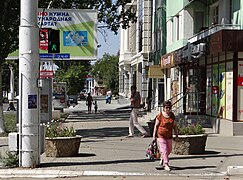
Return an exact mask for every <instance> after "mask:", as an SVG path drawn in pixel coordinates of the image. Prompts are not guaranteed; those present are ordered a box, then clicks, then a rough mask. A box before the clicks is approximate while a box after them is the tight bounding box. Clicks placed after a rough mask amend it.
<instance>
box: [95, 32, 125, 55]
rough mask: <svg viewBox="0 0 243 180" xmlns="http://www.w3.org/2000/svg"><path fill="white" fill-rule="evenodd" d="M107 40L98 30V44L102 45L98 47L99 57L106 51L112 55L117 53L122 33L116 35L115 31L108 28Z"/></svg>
mask: <svg viewBox="0 0 243 180" xmlns="http://www.w3.org/2000/svg"><path fill="white" fill-rule="evenodd" d="M106 32H107V37H106V41H105V38H104V37H103V36H102V34H101V33H100V32H99V31H98V32H97V34H98V44H100V45H101V46H100V47H99V48H98V54H97V56H98V59H100V58H102V57H103V55H104V54H105V53H109V54H110V55H116V54H117V52H118V51H119V49H120V33H118V34H117V35H114V32H111V31H109V30H106Z"/></svg>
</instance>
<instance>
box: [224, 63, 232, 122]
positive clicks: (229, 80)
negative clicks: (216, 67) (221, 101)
mask: <svg viewBox="0 0 243 180" xmlns="http://www.w3.org/2000/svg"><path fill="white" fill-rule="evenodd" d="M225 77H226V80H225V81H226V103H225V105H226V110H225V111H226V119H229V120H232V119H233V62H227V63H226V75H225Z"/></svg>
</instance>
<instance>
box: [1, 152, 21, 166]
mask: <svg viewBox="0 0 243 180" xmlns="http://www.w3.org/2000/svg"><path fill="white" fill-rule="evenodd" d="M1 160H2V162H3V165H4V166H6V167H18V166H19V155H18V154H17V153H16V152H10V151H7V152H6V157H3V158H2V157H1Z"/></svg>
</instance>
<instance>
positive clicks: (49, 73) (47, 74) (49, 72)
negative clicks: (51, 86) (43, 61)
mask: <svg viewBox="0 0 243 180" xmlns="http://www.w3.org/2000/svg"><path fill="white" fill-rule="evenodd" d="M53 77H54V72H53V71H52V70H41V71H40V78H53Z"/></svg>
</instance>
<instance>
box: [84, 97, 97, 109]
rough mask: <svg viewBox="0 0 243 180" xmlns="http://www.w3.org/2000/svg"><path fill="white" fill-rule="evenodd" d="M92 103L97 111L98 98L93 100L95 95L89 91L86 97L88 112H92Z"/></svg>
mask: <svg viewBox="0 0 243 180" xmlns="http://www.w3.org/2000/svg"><path fill="white" fill-rule="evenodd" d="M92 104H93V105H94V110H95V113H97V110H98V104H97V101H96V100H95V101H93V97H92V96H91V94H90V93H88V96H87V98H86V105H87V106H88V113H91V109H92Z"/></svg>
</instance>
